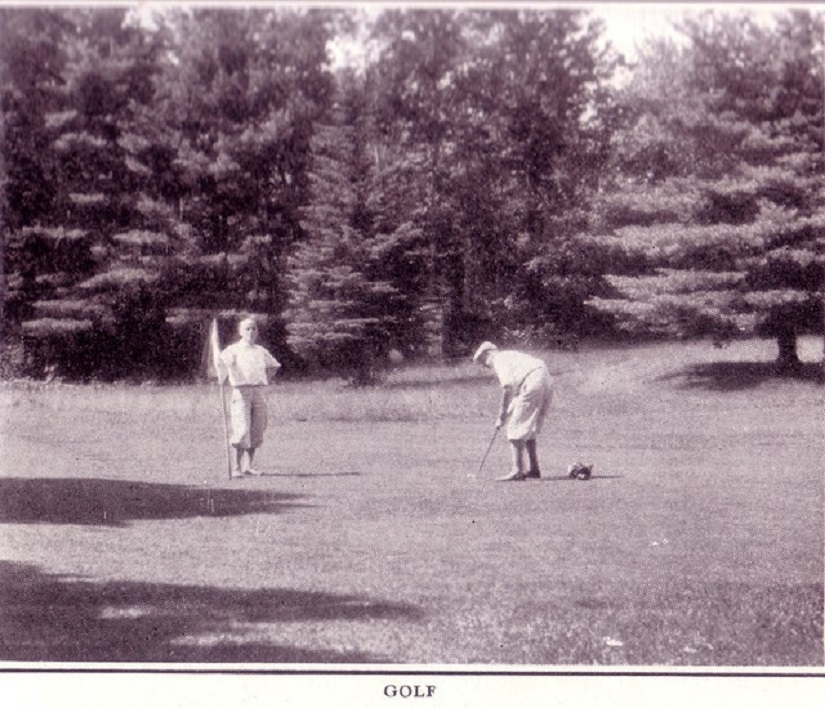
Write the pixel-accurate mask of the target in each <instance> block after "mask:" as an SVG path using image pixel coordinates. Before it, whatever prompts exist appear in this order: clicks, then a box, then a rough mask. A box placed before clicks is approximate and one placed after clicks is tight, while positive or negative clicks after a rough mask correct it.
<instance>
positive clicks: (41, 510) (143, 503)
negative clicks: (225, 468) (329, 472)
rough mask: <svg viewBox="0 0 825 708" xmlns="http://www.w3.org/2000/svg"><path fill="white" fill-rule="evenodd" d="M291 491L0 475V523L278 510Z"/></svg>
mask: <svg viewBox="0 0 825 708" xmlns="http://www.w3.org/2000/svg"><path fill="white" fill-rule="evenodd" d="M299 498H300V497H299V496H298V495H295V494H282V493H275V492H270V491H263V490H237V489H222V488H213V487H197V486H187V485H179V484H154V483H149V482H131V481H125V480H111V479H81V478H71V477H70V478H54V479H50V478H36V479H27V478H20V477H4V478H0V523H6V524H78V525H84V526H85V525H89V526H115V527H118V526H124V525H126V523H127V522H129V521H142V520H149V519H187V518H192V517H197V516H218V517H224V516H240V515H244V514H260V513H269V514H271V513H277V512H281V511H284V510H286V509H289V508H292V507H296V506H300V505H299V504H297V503H296V501H295V500H297V499H299Z"/></svg>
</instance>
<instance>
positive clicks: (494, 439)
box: [467, 428, 498, 479]
mask: <svg viewBox="0 0 825 708" xmlns="http://www.w3.org/2000/svg"><path fill="white" fill-rule="evenodd" d="M497 435H498V428H496V429H495V430H494V431H493V437H492V438H490V444H489V445H488V446H487V451H486V452H485V453H484V457H482V458H481V464H480V465H479V466H478V471H476V472H470V473H469V474H468V475H467V476H468V477H472V478H474V479H475V478H476V477H478V475H479V474H481V468H482V467H484V463H485V462H486V461H487V455H489V454H490V450H492V448H493V443H494V442H495V441H496V436H497Z"/></svg>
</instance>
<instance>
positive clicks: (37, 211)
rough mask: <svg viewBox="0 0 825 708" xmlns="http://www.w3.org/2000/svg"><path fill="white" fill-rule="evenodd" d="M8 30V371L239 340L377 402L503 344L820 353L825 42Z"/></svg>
mask: <svg viewBox="0 0 825 708" xmlns="http://www.w3.org/2000/svg"><path fill="white" fill-rule="evenodd" d="M0 14H2V17H0V100H2V119H3V120H2V127H1V128H0V129H1V130H2V133H0V139H2V141H3V142H2V144H3V149H2V151H0V155H1V156H2V162H0V171H2V172H0V174H2V180H0V184H2V195H0V198H2V210H3V222H2V238H3V248H2V253H3V261H2V266H3V268H2V281H3V282H2V285H3V287H2V293H3V297H2V299H1V300H2V307H3V311H2V326H3V336H4V342H5V345H6V352H5V361H6V364H5V365H6V367H8V369H9V370H12V369H14V370H15V371H22V372H24V373H27V374H29V375H42V374H43V373H44V372H46V371H56V372H59V373H60V374H61V375H63V376H67V377H72V378H77V379H87V378H91V377H98V378H123V377H130V376H136V377H149V376H151V377H178V376H183V375H186V374H191V372H193V371H194V370H195V369H196V368H197V366H198V363H199V357H200V343H201V342H202V341H203V340H204V334H205V331H206V329H205V328H206V326H207V324H208V322H209V321H210V319H211V318H212V317H218V318H219V321H220V322H221V323H222V325H223V331H222V335H223V337H224V338H228V337H230V336H231V332H230V330H229V329H228V328H229V327H230V326H231V323H232V322H233V321H234V319H235V318H236V316H237V315H238V314H239V313H256V314H259V315H261V316H262V320H263V322H264V332H263V335H264V337H265V338H266V339H267V340H268V341H269V343H270V344H272V345H273V346H274V347H275V348H276V350H277V351H278V352H279V354H281V357H283V358H285V359H286V361H287V362H288V363H289V364H290V368H291V369H293V370H299V369H303V370H324V371H331V372H336V373H341V374H345V375H347V376H349V377H351V378H353V380H356V381H361V382H369V381H372V380H374V379H375V377H376V376H377V374H378V372H379V371H380V369H381V366H382V363H383V362H385V361H386V360H387V357H388V354H389V353H390V352H398V353H400V354H402V355H404V356H426V355H444V354H446V355H453V354H463V353H466V352H467V351H468V349H469V348H470V347H471V346H472V344H473V343H475V342H476V341H477V340H478V339H480V338H483V337H493V336H495V337H500V338H502V339H503V340H506V341H521V342H528V343H530V344H532V345H535V346H558V345H562V344H564V343H565V342H569V341H574V340H575V339H576V338H579V337H583V336H618V335H621V334H626V335H630V336H634V337H636V336H680V337H687V336H714V337H716V338H718V339H719V340H724V339H728V338H732V337H737V336H743V335H751V334H754V333H757V334H765V335H770V336H774V337H776V338H777V341H778V343H779V353H780V359H781V361H782V362H783V365H785V366H789V367H793V366H794V365H795V364H796V363H797V362H798V360H797V358H796V337H797V336H798V335H799V334H801V333H804V332H812V331H816V332H821V331H822V320H823V307H822V288H823V261H825V255H823V254H825V238H824V237H823V234H824V233H825V229H824V228H823V227H825V221H824V214H825V212H823V197H825V194H823V190H822V173H823V138H825V105H824V104H823V84H824V81H825V80H824V79H823V16H822V13H821V12H813V11H810V10H791V11H785V12H781V13H778V14H777V15H776V16H775V18H774V21H773V22H772V23H769V24H765V23H759V22H756V21H755V19H754V18H753V17H751V16H750V15H749V14H748V13H747V12H746V11H744V12H739V13H736V14H728V13H724V14H722V13H714V12H712V11H705V12H701V13H696V14H694V15H691V16H689V17H688V18H687V19H685V20H684V21H683V22H682V24H681V25H680V27H679V30H680V33H681V41H675V40H664V39H663V40H656V41H651V42H648V43H647V44H646V45H645V46H644V47H642V48H640V51H639V56H638V57H637V58H636V60H635V61H634V62H633V64H629V63H628V62H627V61H625V59H624V57H622V56H621V55H620V54H619V53H617V52H616V51H615V50H614V49H613V48H612V47H611V46H610V44H609V42H607V41H606V39H605V32H604V29H605V28H604V26H603V24H602V22H601V21H600V20H598V19H597V18H594V17H593V16H591V15H590V14H589V13H588V12H587V11H584V10H572V9H553V10H540V9H533V10H506V9H489V10H482V9H454V8H450V9H444V10H432V9H426V10H424V9H394V10H393V9H388V10H385V11H383V12H381V13H380V14H377V15H364V14H362V13H360V12H359V11H358V10H357V9H354V8H349V9H347V8H338V9H320V8H301V7H276V8H256V7H253V8H245V9H231V10H230V9H228V8H206V7H186V6H181V7H169V8H167V9H166V10H164V11H163V12H157V13H155V14H154V15H153V16H152V17H151V20H147V17H146V16H145V15H138V14H136V13H135V12H134V11H132V10H130V9H129V8H125V7H124V8H121V7H106V8H96V9H91V8H80V7H57V8H46V7H44V8H16V9H12V8H3V9H0ZM347 49H348V50H349V51H348V57H347ZM342 56H343V57H345V59H341V57H342Z"/></svg>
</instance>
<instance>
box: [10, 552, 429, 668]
mask: <svg viewBox="0 0 825 708" xmlns="http://www.w3.org/2000/svg"><path fill="white" fill-rule="evenodd" d="M418 618H420V612H419V611H418V610H417V608H415V607H414V606H410V605H403V604H394V603H387V602H376V601H373V600H370V599H369V598H368V597H364V596H359V595H333V594H329V593H321V592H303V591H297V590H287V589H274V588H267V589H262V590H231V589H219V588H213V587H204V586H193V585H170V584H164V583H144V582H106V583H97V582H90V581H87V580H78V579H74V578H72V579H69V578H61V577H60V576H53V575H49V574H46V573H43V572H42V571H40V570H39V569H38V568H36V567H34V566H31V565H23V564H18V563H9V562H0V659H2V660H7V661H73V662H83V661H95V662H122V661H129V662H227V663H237V662H255V663H281V662H301V663H335V662H338V663H340V662H346V663H367V662H377V661H379V660H383V659H384V658H385V657H375V656H371V655H369V654H366V653H363V652H359V651H357V650H339V649H325V648H319V647H317V645H316V646H312V644H313V640H312V637H313V634H311V633H307V635H306V636H307V640H306V644H307V646H306V647H295V646H289V645H285V644H283V643H278V642H277V641H276V640H275V639H274V637H276V636H278V628H277V627H272V626H269V625H272V624H275V623H280V622H318V621H326V622H333V621H338V622H340V621H351V622H358V621H368V620H374V619H379V620H394V619H418Z"/></svg>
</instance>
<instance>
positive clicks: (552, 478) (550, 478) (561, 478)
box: [537, 474, 623, 484]
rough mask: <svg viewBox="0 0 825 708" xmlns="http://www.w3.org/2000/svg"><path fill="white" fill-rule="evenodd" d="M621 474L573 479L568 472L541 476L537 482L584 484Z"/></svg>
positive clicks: (616, 477)
mask: <svg viewBox="0 0 825 708" xmlns="http://www.w3.org/2000/svg"><path fill="white" fill-rule="evenodd" d="M622 478H623V476H622V475H620V474H594V475H592V476H591V477H590V478H589V479H573V478H572V477H571V476H570V475H569V474H560V475H546V476H543V477H542V478H541V479H540V480H537V481H539V482H578V483H579V484H585V483H587V482H595V481H596V480H599V479H622Z"/></svg>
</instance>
